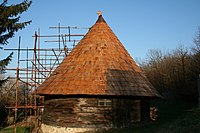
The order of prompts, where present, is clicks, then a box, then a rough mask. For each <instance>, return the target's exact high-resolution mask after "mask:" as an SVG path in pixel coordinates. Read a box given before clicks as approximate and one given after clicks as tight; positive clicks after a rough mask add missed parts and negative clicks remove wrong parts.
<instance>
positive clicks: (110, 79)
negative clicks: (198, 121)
mask: <svg viewBox="0 0 200 133" xmlns="http://www.w3.org/2000/svg"><path fill="white" fill-rule="evenodd" d="M37 92H38V94H40V95H105V96H106V95H107V96H108V95H110V96H150V97H154V96H155V97H156V96H159V94H158V92H157V91H156V90H155V89H154V88H153V86H152V85H151V84H150V83H149V81H148V80H147V78H146V77H145V75H144V74H143V73H142V71H141V70H140V68H139V67H138V66H137V64H136V63H135V62H134V60H133V59H132V58H131V56H130V55H129V53H128V52H127V51H126V49H125V48H124V46H123V45H122V43H121V42H120V41H119V39H118V38H117V37H116V35H115V34H114V33H113V32H112V30H111V29H110V27H109V26H108V25H107V23H106V21H105V20H104V19H103V17H102V15H99V18H98V20H97V21H96V23H95V24H94V25H93V26H92V27H91V28H90V30H89V31H88V33H87V34H86V35H85V36H84V38H83V39H82V40H81V41H80V42H79V43H78V45H77V46H76V47H75V48H74V49H73V50H72V52H71V53H70V54H69V55H68V56H67V57H65V59H64V60H63V62H62V63H61V64H60V65H59V66H58V67H57V69H56V70H55V71H54V72H53V73H52V74H51V75H50V77H49V78H48V79H46V81H45V82H44V83H43V84H42V85H40V86H39V88H38V91H37Z"/></svg>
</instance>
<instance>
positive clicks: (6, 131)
mask: <svg viewBox="0 0 200 133" xmlns="http://www.w3.org/2000/svg"><path fill="white" fill-rule="evenodd" d="M33 128H34V127H32V126H31V127H24V126H17V128H16V129H17V133H31V131H32V129H33ZM0 133H14V127H6V128H3V129H0Z"/></svg>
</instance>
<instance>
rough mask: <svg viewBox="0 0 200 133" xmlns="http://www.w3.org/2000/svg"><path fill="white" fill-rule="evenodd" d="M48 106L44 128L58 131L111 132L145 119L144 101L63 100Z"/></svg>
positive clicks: (51, 101)
mask: <svg viewBox="0 0 200 133" xmlns="http://www.w3.org/2000/svg"><path fill="white" fill-rule="evenodd" d="M103 102H105V103H103ZM44 105H45V110H44V114H43V116H42V118H43V124H45V125H51V126H54V127H56V126H59V127H66V128H95V129H102V128H104V129H109V128H115V127H126V126H131V124H133V123H135V122H138V121H140V119H141V111H140V100H134V99H102V98H63V99H51V100H47V101H45V102H44Z"/></svg>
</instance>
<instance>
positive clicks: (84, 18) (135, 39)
mask: <svg viewBox="0 0 200 133" xmlns="http://www.w3.org/2000/svg"><path fill="white" fill-rule="evenodd" d="M8 2H9V3H8V5H9V4H15V3H19V2H21V1H20V0H8ZM199 5H200V0H33V3H32V5H31V7H30V8H29V10H28V11H27V12H25V13H23V14H21V20H20V21H21V22H23V21H27V20H32V23H31V24H30V25H29V26H27V27H26V28H25V29H23V30H22V31H19V32H18V33H16V34H15V37H14V38H12V39H10V40H9V44H8V45H7V46H5V47H4V48H17V46H18V41H19V39H18V38H19V36H21V48H27V47H29V48H32V47H33V44H34V38H33V37H32V35H34V32H35V31H38V29H40V34H41V35H52V34H55V33H57V30H53V29H49V26H57V25H58V23H60V24H61V26H78V27H91V26H92V25H93V24H94V23H95V22H96V20H97V18H98V15H97V11H99V10H100V11H102V13H103V17H104V19H105V20H106V22H107V24H108V25H109V26H110V28H111V29H112V30H113V32H114V33H115V34H116V36H117V37H118V39H119V40H120V41H121V42H122V44H123V45H124V47H125V48H126V49H127V51H128V52H129V53H130V55H131V56H132V58H133V59H135V60H137V59H141V60H143V59H145V58H146V54H147V53H148V51H149V50H150V49H161V50H170V49H175V48H176V47H177V46H178V45H179V44H180V43H181V44H183V45H184V46H185V47H188V48H189V47H192V46H194V43H193V38H194V37H195V34H196V32H197V30H198V27H199V26H200V15H199V13H200V7H199ZM66 32H67V31H66ZM74 32H76V31H74ZM78 32H82V33H86V32H87V30H81V31H78ZM41 43H43V42H41ZM45 46H46V44H45ZM9 52H10V51H9ZM9 52H8V51H6V52H5V51H3V50H1V53H0V59H2V58H4V57H6V56H7V55H8V54H9ZM16 57H17V53H16V51H15V53H14V58H13V61H12V63H11V64H10V65H9V67H12V68H16Z"/></svg>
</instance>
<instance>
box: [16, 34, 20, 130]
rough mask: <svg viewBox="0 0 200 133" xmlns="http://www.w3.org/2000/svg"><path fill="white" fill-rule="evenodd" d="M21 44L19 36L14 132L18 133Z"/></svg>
mask: <svg viewBox="0 0 200 133" xmlns="http://www.w3.org/2000/svg"><path fill="white" fill-rule="evenodd" d="M20 43H21V37H20V36H19V46H18V60H17V68H16V89H15V128H14V132H15V133H16V132H17V110H18V89H19V86H18V85H19V58H20Z"/></svg>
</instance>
